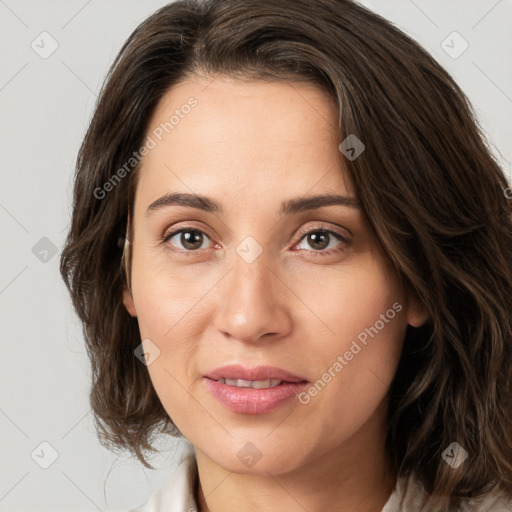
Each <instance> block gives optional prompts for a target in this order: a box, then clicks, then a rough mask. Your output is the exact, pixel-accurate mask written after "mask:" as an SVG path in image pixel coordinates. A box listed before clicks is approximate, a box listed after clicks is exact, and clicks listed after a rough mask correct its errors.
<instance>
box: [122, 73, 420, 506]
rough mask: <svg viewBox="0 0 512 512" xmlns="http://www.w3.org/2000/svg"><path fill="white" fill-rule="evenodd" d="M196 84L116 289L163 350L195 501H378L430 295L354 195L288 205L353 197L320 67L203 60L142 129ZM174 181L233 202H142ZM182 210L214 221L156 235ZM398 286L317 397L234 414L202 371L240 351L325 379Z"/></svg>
mask: <svg viewBox="0 0 512 512" xmlns="http://www.w3.org/2000/svg"><path fill="white" fill-rule="evenodd" d="M190 96H194V97H195V98H196V99H197V101H198V105H197V107H195V108H194V109H193V110H192V111H191V112H190V113H189V114H188V115H187V116H185V117H184V118H183V119H181V120H180V123H179V124H178V125H176V126H175V127H174V129H173V130H172V131H171V132H170V133H169V134H168V135H166V136H165V137H164V138H163V139H162V141H161V142H159V143H158V144H157V146H156V147H155V148H153V149H152V150H151V151H150V152H149V154H147V156H145V157H144V159H143V161H142V165H141V168H140V170H139V172H140V174H139V176H138V184H137V192H136V198H135V202H134V209H133V217H132V226H131V227H132V231H131V238H132V240H131V247H132V257H131V258H132V259H131V272H130V277H131V290H130V289H128V288H126V290H125V293H124V299H123V301H124V304H125V307H126V308H127V310H128V312H129V313H130V314H131V315H132V316H136V317H137V318H138V323H139V327H140V333H141V339H143V340H144V339H150V340H151V341H152V342H153V343H154V344H155V345H156V346H157V347H158V349H159V350H160V355H159V357H157V358H156V359H155V360H154V362H152V363H151V364H150V365H149V366H148V371H149V374H150V377H151V380H152V383H153V385H154V387H155V390H156V393H157V394H158V396H159V398H160V400H161V402H162V404H163V406H164V408H165V410H166V411H167V412H168V414H169V415H170V417H171V418H172V420H173V421H174V423H175V424H176V425H177V427H178V428H179V429H180V431H181V432H182V433H183V434H184V436H185V437H186V438H187V439H188V440H189V441H190V442H191V443H192V444H193V446H194V448H195V451H196V454H197V461H198V470H199V482H200V484H199V486H198V489H197V490H196V492H197V495H196V499H197V501H198V503H199V508H200V510H201V511H202V512H205V511H211V512H231V511H235V510H237V511H239V510H245V511H253V512H256V511H266V512H272V511H282V510H288V511H291V512H294V511H301V512H302V511H303V510H304V509H306V510H308V511H310V512H315V511H318V512H319V511H323V512H325V511H334V510H336V511H337V512H344V511H351V512H354V511H358V510H361V511H363V510H364V511H365V512H371V511H376V512H378V511H380V510H381V508H382V507H383V506H384V504H385V502H386V501H387V499H388V498H389V496H390V494H391V492H392V490H393V486H394V480H395V475H394V474H393V472H392V471H391V469H390V467H389V461H388V457H387V454H386V452H385V450H384V439H385V432H386V420H385V418H386V411H387V402H386V392H387V391H388V389H389V385H390V383H391V381H392V379H393V376H394V373H395V370H396V367H397V364H398V360H399V357H400V353H401V349H402V343H403V338H404V334H405V329H406V326H407V324H411V325H414V326H419V325H421V324H422V323H423V322H424V321H425V320H426V312H425V311H424V308H423V307H421V305H419V304H417V303H416V302H415V301H414V300H412V298H410V297H407V296H406V294H405V293H404V291H403V290H402V289H401V288H400V287H399V285H398V281H397V279H396V276H395V275H394V274H393V272H392V271H391V268H390V265H389V262H388V260H387V259H386V257H385V255H384V253H383V252H382V250H381V248H380V246H379V245H378V244H377V242H376V240H375V239H374V238H373V236H372V233H371V230H370V227H369V225H368V223H367V220H366V219H365V216H364V213H363V211H362V210H361V209H360V208H358V207H352V206H344V205H331V206H323V207H321V208H318V209H313V210H309V211H305V212H300V213H293V214H288V215H284V216H283V215H280V213H279V208H280V205H281V202H282V201H284V200H288V199H292V198H299V197H303V196H308V195H317V194H324V193H336V194H341V195H344V196H351V197H355V195H354V191H353V190H352V187H351V184H350V180H349V179H348V175H347V172H346V170H345V169H344V168H343V165H344V163H343V162H344V157H341V158H340V156H341V155H340V152H339V151H338V143H339V141H337V140H336V123H337V113H336V108H335V105H334V103H333V101H332V100H331V99H330V98H329V97H328V96H327V95H326V94H325V93H324V92H323V91H321V90H320V89H318V88H316V87H315V86H313V85H311V84H305V83H293V84H290V83H286V82H282V83H263V82H246V81H240V80H234V79H230V78H227V77H225V76H217V77H216V78H215V80H213V81H212V78H211V77H210V78H208V79H207V78H206V77H193V78H188V79H187V80H186V81H184V82H182V83H180V84H178V85H176V86H174V87H173V88H172V89H170V90H169V91H168V92H167V94H166V95H165V97H164V98H163V99H162V100H161V102H160V103H159V105H158V106H157V109H156V110H155V112H154V115H153V118H152V119H151V122H150V124H149V127H150V129H149V130H148V135H151V131H152V129H154V127H156V126H158V125H159V124H160V123H161V122H164V121H166V120H168V119H169V116H170V115H171V114H172V112H173V111H174V109H176V108H180V106H181V105H183V104H184V103H186V101H187V99H188V98H189V97H190ZM366 143H368V141H366ZM172 192H185V193H196V194H202V195H205V196H208V197H211V198H212V199H214V200H215V201H217V202H219V203H221V205H222V207H223V213H219V212H217V213H210V212H205V211H202V210H198V209H194V208H191V207H188V206H181V205H172V206H166V207H164V208H162V209H158V210H155V211H152V212H151V213H150V214H149V215H147V214H146V209H147V207H148V205H150V204H151V203H152V202H153V201H155V200H156V199H158V198H159V197H161V196H162V195H164V194H165V193H172ZM171 227H172V228H177V229H178V228H187V227H188V228H192V229H198V230H200V231H202V232H203V233H204V234H205V235H204V236H203V238H202V239H201V238H200V240H199V242H198V243H197V244H196V247H197V248H195V249H194V248H192V249H191V248H190V245H188V246H186V245H184V243H185V244H186V241H184V240H183V238H182V237H181V236H180V234H178V235H175V236H174V237H173V238H171V239H170V240H167V242H163V241H162V238H163V237H164V235H165V234H166V233H167V232H168V231H169V229H170V228H171ZM319 230H320V231H321V230H323V231H324V235H325V230H328V231H333V232H334V233H339V234H341V235H344V236H348V237H349V242H348V243H347V242H344V241H341V240H338V239H337V238H336V237H335V236H333V235H330V236H328V241H329V244H328V246H327V247H326V248H322V247H319V246H318V242H317V244H316V245H315V243H314V241H313V242H312V241H311V239H310V238H308V237H307V236H306V235H305V233H303V231H306V232H314V233H317V234H318V231H319ZM199 236H201V235H199ZM247 236H251V237H253V238H254V239H255V240H256V241H257V243H258V244H259V246H260V247H261V249H262V253H261V254H260V255H259V257H258V258H256V259H255V261H253V262H251V263H248V262H246V261H245V260H244V259H243V258H242V257H241V256H239V254H238V253H237V252H236V248H237V246H239V244H240V243H241V242H242V240H244V239H245V237H247ZM201 242H202V243H201ZM187 250H188V255H187V254H185V253H186V251H187ZM327 251H331V253H330V254H327V255H321V254H320V253H322V252H323V253H326V252H327ZM396 302H398V303H399V304H400V305H401V306H402V309H401V311H400V312H399V313H397V314H396V316H395V317H394V318H393V319H392V320H391V321H389V322H388V323H386V324H385V327H384V328H383V329H381V330H380V331H379V334H378V335H377V336H375V338H373V339H371V338H369V342H368V344H367V346H365V347H364V348H363V349H362V350H361V351H360V352H359V353H358V354H357V355H355V356H354V357H353V359H352V360H351V361H349V362H348V364H347V365H346V366H344V367H343V370H342V371H341V372H339V373H337V374H336V376H335V377H334V378H332V380H331V381H330V382H329V383H328V384H327V385H326V386H325V387H324V388H323V389H322V391H321V392H320V393H318V395H317V396H315V397H314V398H312V399H311V401H310V402H309V403H308V404H307V405H304V404H301V403H299V401H297V400H290V401H289V402H288V403H286V404H285V405H284V406H282V407H280V408H279V409H277V410H275V411H272V412H270V413H266V414H260V415H249V414H240V413H236V412H233V411H231V410H229V409H227V408H226V407H225V406H224V405H222V404H220V403H219V402H218V401H217V400H216V399H215V398H214V397H213V396H212V395H211V394H210V393H209V391H208V390H207V388H206V387H205V385H204V379H203V376H204V374H205V373H207V372H208V371H210V370H212V369H214V368H217V367H219V366H222V365H224V364H229V363H231V364H243V365H245V366H250V367H253V366H260V365H267V364H268V365H273V366H278V367H280V368H284V369H286V370H288V371H290V372H292V373H294V374H297V375H299V376H301V377H303V378H305V379H307V380H308V381H310V382H315V381H316V380H317V379H318V378H319V377H320V376H321V375H322V374H323V373H324V372H325V371H326V370H327V369H328V368H329V367H332V365H333V364H334V362H335V361H336V360H337V358H338V356H339V355H343V354H344V353H345V352H346V351H347V350H348V349H349V348H350V346H351V343H352V341H353V340H355V339H356V338H357V336H358V334H359V333H361V332H362V331H364V329H365V328H368V327H370V326H373V325H374V324H375V322H376V321H377V320H379V318H381V317H380V315H382V314H384V313H385V312H386V311H387V310H388V309H389V308H391V307H392V305H393V304H394V303H396ZM247 442H251V443H252V444H253V445H255V446H256V447H257V449H258V450H259V452H260V453H261V459H260V460H259V461H258V462H257V463H256V464H255V465H254V466H252V467H250V468H249V467H246V466H245V465H244V464H243V463H242V462H241V461H240V460H239V458H238V457H237V453H238V451H239V450H240V449H241V448H242V447H243V446H244V445H245V444H246V443H247Z"/></svg>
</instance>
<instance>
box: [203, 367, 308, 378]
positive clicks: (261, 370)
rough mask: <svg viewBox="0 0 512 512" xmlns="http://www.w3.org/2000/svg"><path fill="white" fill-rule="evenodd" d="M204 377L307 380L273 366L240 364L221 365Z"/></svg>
mask: <svg viewBox="0 0 512 512" xmlns="http://www.w3.org/2000/svg"><path fill="white" fill-rule="evenodd" d="M205 377H206V378H208V379H211V380H216V381H218V380H219V379H236V380H244V381H264V380H272V379H273V380H280V381H283V382H307V379H305V378H304V377H301V376H299V375H295V374H293V373H290V372H288V371H286V370H283V369H281V368H277V367H275V366H258V367H256V368H246V367H244V366H241V365H227V366H221V367H219V368H216V369H215V370H212V371H211V372H209V373H207V374H206V375H205Z"/></svg>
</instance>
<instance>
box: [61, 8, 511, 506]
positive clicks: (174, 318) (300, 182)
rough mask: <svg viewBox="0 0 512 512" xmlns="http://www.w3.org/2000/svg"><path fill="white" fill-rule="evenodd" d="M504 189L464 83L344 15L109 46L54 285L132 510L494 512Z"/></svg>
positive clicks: (202, 23) (507, 286)
mask: <svg viewBox="0 0 512 512" xmlns="http://www.w3.org/2000/svg"><path fill="white" fill-rule="evenodd" d="M508 186H509V185H508V184H507V182H506V179H505V177H504V174H503V172H502V170H501V169H500V167H499V165H498V164H497V163H496V161H495V160H494V159H493V157H492V155H491V153H490V151H489V149H488V147H487V145H486V143H485V140H484V139H483V136H482V134H481V132H480V130H479V128H478V125H477V122H476V120H475V117H474V115H473V112H472V110H471V107H470V105H469V102H468V100H467V98H466V97H465V95H464V94H463V92H462V91H461V90H460V89H459V87H458V86H457V85H456V84H455V83H454V81H453V80H452V79H451V77H450V76H449V75H448V74H447V73H446V71H444V70H443V69H442V68H441V67H440V66H439V65H438V64H437V63H436V62H435V61H434V60H433V59H432V58H431V57H430V56H429V55H428V53H426V52H425V51H424V50H423V49H422V48H421V47H419V46H418V45H417V44H416V43H415V42H414V41H412V40H411V39H410V38H409V37H407V36H406V35H404V34H403V33H402V32H401V31H399V30H398V29H396V28H395V27H394V26H392V25H391V24H390V23H389V22H387V21H386V20H384V19H382V18H381V17H379V16H377V15H375V14H374V13H371V12H369V11H367V10H366V9H364V8H363V7H361V6H359V5H358V4H356V3H353V2H351V1H348V0H320V1H318V2H314V3H311V2H308V1H307V0H279V1H275V0H272V1H269V0H258V1H256V0H236V1H235V0H223V1H220V0H207V1H205V2H199V1H194V0H183V1H178V2H175V3H172V4H170V5H168V6H166V7H164V8H162V9H161V10H159V11H158V12H156V13H155V14H154V15H152V16H151V17H150V18H149V19H147V20H146V21H145V22H144V23H142V24H141V25H140V26H139V27H138V28H137V29H136V30H135V32H134V33H133V34H132V35H131V37H130V38H129V39H128V41H127V42H126V43H125V45H124V46H123V48H122V49H121V51H120V53H119V55H118V57H117V58H116V60H115V62H114V64H113V66H112V69H111V71H110V73H109V76H108V77H107V81H106V83H105V86H104V88H103V90H102V93H101V96H100V99H99V101H98V104H97V106H96V111H95V113H94V116H93V119H92V122H91V125H90V128H89V130H88V132H87V135H86V137H85V140H84V142H83V145H82V148H81V150H80V154H79V157H78V161H77V172H76V177H75V189H74V209H73V219H72V225H71V229H70V232H69V235H68V240H67V244H66V247H65V249H64V251H63V254H62V260H61V272H62V275H63V278H64V280H65V282H66V284H67V286H68V288H69V290H70V292H71V296H72V299H73V303H74V306H75V308H76V310H77V313H78V315H79V316H80V318H81V320H82V322H83V324H84V333H85V339H86V343H87V347H88V353H89V355H90V358H91V363H92V368H93V386H92V391H91V406H92V409H93V411H94V414H95V418H96V421H97V426H98V431H99V436H100V439H101V441H102V443H103V444H105V445H106V446H109V447H124V448H128V449H130V450H132V451H133V452H134V453H135V454H136V455H137V457H138V458H139V459H140V460H141V462H143V463H144V464H145V465H146V466H147V467H151V466H150V465H149V464H148V463H147V461H146V460H145V456H144V451H151V450H152V446H151V436H152V435H156V434H157V433H159V432H164V433H169V434H172V435H175V436H183V437H184V438H186V439H187V440H188V441H189V442H190V446H191V447H192V451H191V454H190V456H189V457H187V458H185V459H184V460H183V462H182V463H181V465H180V466H179V468H178V470H177V472H176V474H175V475H174V477H173V478H172V480H171V481H170V482H169V484H168V486H166V487H165V488H162V489H161V490H159V491H157V492H156V493H155V494H154V495H153V496H152V497H151V498H150V500H149V501H148V502H147V503H146V505H145V506H144V507H142V508H140V509H138V510H145V511H151V512H155V511H159V512H160V511H161V512H163V511H164V510H165V511H167V510H179V511H186V510H194V509H195V510H198V511H201V512H206V511H211V512H214V511H222V512H230V511H232V510H235V509H236V510H240V509H242V510H247V511H274V510H287V511H295V510H308V511H319V510H323V511H325V510H333V511H334V510H336V511H338V512H339V511H342V512H345V511H356V510H357V511H359V510H361V511H365V512H373V511H375V512H379V511H383V512H391V511H398V510H401V511H417V510H425V511H444V510H468V511H469V510H471V511H477V510H478V511H479V510H511V509H512V433H511V425H512V421H511V420H512V403H511V402H512V400H511V399H512V389H511V387H512V325H511V313H512V302H511V301H512V299H511V298H512V293H511V292H512V271H511V268H510V261H512V224H511V203H510V200H508V199H507V190H509V189H508Z"/></svg>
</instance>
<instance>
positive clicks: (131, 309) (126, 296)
mask: <svg viewBox="0 0 512 512" xmlns="http://www.w3.org/2000/svg"><path fill="white" fill-rule="evenodd" d="M123 304H124V307H125V308H126V311H128V313H130V316H133V317H136V316H137V312H136V311H135V304H134V303H133V297H132V292H131V291H130V289H129V288H128V285H125V287H124V290H123Z"/></svg>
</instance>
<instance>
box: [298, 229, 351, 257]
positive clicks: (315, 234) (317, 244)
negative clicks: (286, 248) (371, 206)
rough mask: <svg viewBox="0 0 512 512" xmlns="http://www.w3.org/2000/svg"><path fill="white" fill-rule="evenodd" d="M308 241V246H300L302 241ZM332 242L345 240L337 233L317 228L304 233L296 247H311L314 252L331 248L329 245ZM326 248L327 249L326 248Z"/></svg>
mask: <svg viewBox="0 0 512 512" xmlns="http://www.w3.org/2000/svg"><path fill="white" fill-rule="evenodd" d="M304 242H306V243H308V244H309V246H310V248H307V247H300V245H301V244H302V243H304ZM332 242H341V245H343V242H347V240H346V239H345V238H344V237H343V236H341V235H340V234H338V233H335V232H334V231H328V230H325V229H317V230H315V231H310V232H309V233H306V234H305V235H304V236H303V237H302V238H301V241H300V242H299V244H297V247H299V248H301V249H306V250H311V248H312V249H313V250H314V251H316V252H320V251H322V252H328V250H330V249H333V247H332V246H331V243H332ZM326 249H327V250H326Z"/></svg>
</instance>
